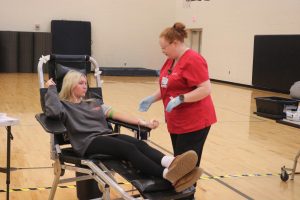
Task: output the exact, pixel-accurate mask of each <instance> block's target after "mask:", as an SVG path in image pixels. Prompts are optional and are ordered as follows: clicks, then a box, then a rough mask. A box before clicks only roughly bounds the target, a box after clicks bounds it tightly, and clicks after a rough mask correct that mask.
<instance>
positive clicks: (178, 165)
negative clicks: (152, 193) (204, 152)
mask: <svg viewBox="0 0 300 200" xmlns="http://www.w3.org/2000/svg"><path fill="white" fill-rule="evenodd" d="M197 161H198V156H197V154H196V152H195V151H192V150H190V151H187V152H185V153H183V154H180V155H178V156H176V157H175V159H174V160H173V162H172V163H171V165H170V166H169V168H168V172H167V173H166V179H167V180H168V181H170V182H171V183H172V184H175V183H176V182H177V181H178V180H179V179H180V178H182V177H183V176H184V175H186V174H188V173H189V172H190V171H192V170H193V169H194V168H195V166H196V164H197Z"/></svg>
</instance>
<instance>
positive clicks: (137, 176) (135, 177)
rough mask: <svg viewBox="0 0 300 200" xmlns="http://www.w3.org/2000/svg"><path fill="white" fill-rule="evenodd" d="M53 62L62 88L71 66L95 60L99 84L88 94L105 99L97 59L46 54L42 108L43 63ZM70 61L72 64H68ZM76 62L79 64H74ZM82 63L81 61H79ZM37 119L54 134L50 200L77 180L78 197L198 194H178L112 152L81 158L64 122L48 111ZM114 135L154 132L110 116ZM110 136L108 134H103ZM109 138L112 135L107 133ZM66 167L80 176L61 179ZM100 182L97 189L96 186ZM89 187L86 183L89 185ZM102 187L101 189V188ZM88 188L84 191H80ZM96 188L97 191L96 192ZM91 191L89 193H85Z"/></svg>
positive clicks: (163, 198)
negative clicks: (124, 183)
mask: <svg viewBox="0 0 300 200" xmlns="http://www.w3.org/2000/svg"><path fill="white" fill-rule="evenodd" d="M48 61H49V65H48V67H49V69H48V72H49V78H53V79H54V81H55V82H56V84H57V87H58V89H60V87H61V82H62V80H63V77H64V74H66V72H67V71H68V70H70V69H75V70H79V71H81V72H82V73H85V72H87V71H90V69H86V67H89V65H86V63H87V62H91V63H92V66H93V67H94V69H93V71H94V75H95V78H96V84H97V87H94V88H93V87H89V89H88V93H87V95H89V98H99V99H101V100H102V90H101V80H100V74H101V72H100V70H99V66H98V64H97V62H96V61H95V59H93V58H92V57H90V56H86V55H48V56H42V57H41V58H40V61H39V64H38V75H39V81H40V98H41V107H42V110H43V111H44V95H45V94H46V92H47V88H44V74H43V64H45V63H47V62H48ZM66 63H68V65H69V66H65V65H66ZM72 63H76V65H74V66H75V67H74V66H73V65H72ZM79 63H80V64H79ZM36 119H37V121H38V122H39V123H40V124H41V125H42V127H43V128H44V130H45V131H46V132H48V133H50V134H51V137H50V138H51V159H53V160H54V163H53V168H54V175H55V178H54V181H53V184H52V189H51V192H50V195H49V199H51V200H52V199H54V195H55V192H56V188H57V186H58V184H59V183H67V182H73V181H76V183H77V196H78V198H79V199H81V200H82V199H84V200H85V199H92V198H97V197H98V198H100V197H101V198H100V199H110V189H111V188H112V189H114V190H115V191H116V192H117V193H118V194H119V195H120V196H121V197H122V198H123V199H128V200H129V199H130V200H131V199H157V200H170V199H183V198H184V197H187V196H189V195H191V194H193V193H194V188H190V189H187V190H185V191H184V192H181V193H176V192H175V191H174V188H173V187H172V185H171V184H170V183H169V182H168V181H166V180H164V179H162V178H157V177H150V176H145V175H143V174H141V173H140V172H139V171H137V170H135V169H134V168H133V167H132V166H131V164H130V163H129V162H126V161H122V160H118V159H115V158H114V157H112V156H109V155H103V154H97V155H93V156H90V157H80V156H78V155H77V154H75V153H74V151H73V149H72V147H71V146H70V142H69V140H68V133H67V130H66V128H65V127H64V125H63V124H62V122H60V121H58V120H54V119H51V118H47V117H46V115H45V114H44V113H40V114H37V115H36ZM108 123H109V124H110V125H111V127H112V129H113V133H114V134H118V133H120V129H121V127H125V128H128V129H130V130H131V131H132V132H133V133H135V136H136V137H137V138H138V139H143V140H146V139H147V138H148V136H149V134H150V129H149V128H146V127H138V126H136V125H132V124H127V123H123V122H120V121H116V120H112V119H108ZM103 137H106V136H103ZM107 137H109V136H107ZM65 170H71V171H74V172H76V175H77V176H76V177H74V178H66V179H61V177H62V176H63V175H64V173H65ZM114 173H118V174H119V175H121V176H122V177H123V178H125V179H126V180H127V181H128V182H129V183H131V184H132V186H134V188H136V190H137V192H136V193H134V195H132V194H133V193H132V190H130V193H129V192H127V191H125V189H124V188H123V187H122V184H120V183H118V181H117V180H116V179H115V178H114ZM90 179H93V180H94V182H92V184H90V185H89V186H88V187H84V186H83V185H84V184H83V185H82V184H81V183H84V181H87V180H90ZM95 185H96V188H95ZM85 186H86V185H85ZM98 188H99V190H100V191H101V192H100V191H98ZM80 189H81V190H88V191H81V192H78V191H79V190H80ZM92 190H93V191H92ZM83 193H84V194H88V195H89V196H88V197H87V196H85V195H81V194H83Z"/></svg>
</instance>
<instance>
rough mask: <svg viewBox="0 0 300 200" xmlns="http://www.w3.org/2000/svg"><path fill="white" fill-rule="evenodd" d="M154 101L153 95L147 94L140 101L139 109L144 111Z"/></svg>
mask: <svg viewBox="0 0 300 200" xmlns="http://www.w3.org/2000/svg"><path fill="white" fill-rule="evenodd" d="M153 102H154V97H153V96H148V97H146V98H145V99H143V100H142V101H141V102H140V106H139V111H141V112H146V111H147V110H148V109H149V108H150V106H151V104H152V103H153Z"/></svg>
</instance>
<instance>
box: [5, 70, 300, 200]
mask: <svg viewBox="0 0 300 200" xmlns="http://www.w3.org/2000/svg"><path fill="white" fill-rule="evenodd" d="M103 80H104V84H103V93H104V99H105V102H106V104H108V105H111V106H113V107H114V108H115V109H117V110H119V111H123V112H127V113H132V114H133V115H136V116H140V117H143V118H146V119H150V118H156V119H158V120H159V121H160V122H161V125H160V127H159V128H158V129H156V130H154V131H152V132H151V140H152V141H154V142H155V143H157V144H159V145H161V146H163V147H164V148H166V149H167V150H169V151H171V142H170V139H169V136H168V133H167V129H166V125H165V124H164V115H163V108H162V104H161V103H156V104H154V105H153V106H152V107H151V108H150V110H149V111H148V112H147V113H140V112H138V111H137V107H138V103H139V101H140V100H141V99H142V98H143V97H145V96H146V95H149V94H151V92H153V91H154V90H155V89H157V88H158V85H157V83H156V82H157V78H156V77H142V78H141V77H103ZM38 87H39V84H38V79H37V74H5V73H3V74H0V94H1V98H0V112H4V113H7V114H8V115H9V116H12V117H16V118H19V119H20V124H19V125H17V126H13V127H12V133H13V136H14V139H13V141H12V151H11V152H12V156H11V166H12V168H13V171H12V172H11V185H10V188H11V189H12V191H11V193H10V197H11V199H13V200H14V199H30V200H31V199H32V200H38V199H47V197H48V194H49V192H50V190H49V189H45V187H50V186H51V184H52V179H53V171H52V168H51V163H52V162H51V160H50V157H49V151H50V148H49V135H48V134H47V133H46V132H45V131H44V130H43V129H42V128H41V126H40V125H39V124H38V123H37V122H36V120H35V118H34V115H35V114H36V113H39V112H41V109H40V103H39V92H38V89H39V88H38ZM212 93H213V94H212V96H213V100H214V104H215V107H216V112H217V116H218V123H216V124H215V125H214V126H213V127H212V129H211V131H210V134H209V136H208V139H207V142H206V145H205V148H204V152H203V158H202V165H201V166H202V168H204V170H205V174H203V176H202V177H201V179H200V180H199V181H198V186H197V193H196V199H197V200H198V199H201V200H216V199H234V200H235V199H263V200H269V199H277V200H296V199H300V189H299V188H300V177H299V176H297V175H296V176H295V180H294V181H292V180H289V181H287V182H282V181H281V179H280V177H279V173H280V168H281V167H282V166H283V165H286V166H287V167H292V165H293V159H294V157H295V155H296V153H297V152H298V151H299V149H300V131H299V129H297V128H293V127H290V126H286V125H282V124H278V123H276V122H275V121H274V120H269V119H266V118H262V117H258V116H256V115H254V114H253V112H254V111H255V110H256V105H255V100H254V98H255V97H259V96H282V97H287V96H286V95H283V94H278V93H272V92H266V91H260V90H254V89H249V88H242V87H237V86H232V85H225V84H219V83H213V84H212ZM5 166H6V130H5V128H4V127H0V167H5ZM299 170H300V167H299V165H298V171H299ZM255 174H256V175H255ZM70 175H71V174H66V177H68V176H70ZM5 180H6V177H5V174H4V173H0V191H1V192H0V199H5V192H4V191H3V190H5V189H6V185H5V184H6V183H5ZM65 185H69V186H70V188H59V189H58V190H57V192H56V198H55V199H57V200H72V199H76V189H74V188H72V185H74V183H70V184H65ZM36 188H37V190H34V189H36ZM16 189H23V191H16ZM112 196H113V198H117V196H116V195H114V194H113V195H112Z"/></svg>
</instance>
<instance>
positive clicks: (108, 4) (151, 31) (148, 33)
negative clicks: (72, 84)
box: [0, 0, 175, 69]
mask: <svg viewBox="0 0 300 200" xmlns="http://www.w3.org/2000/svg"><path fill="white" fill-rule="evenodd" d="M0 5H1V6H0V30H9V31H35V24H40V30H39V31H40V32H50V22H51V20H53V19H55V20H79V21H90V22H91V23H92V55H93V56H94V57H95V58H96V59H97V61H98V62H99V64H100V65H101V66H106V67H122V66H124V63H127V67H146V68H153V69H159V68H160V66H161V64H162V62H163V60H164V56H163V55H162V54H161V50H160V48H159V45H158V37H159V34H160V32H161V31H162V30H163V29H164V28H165V27H166V26H170V24H172V23H173V22H174V18H175V3H174V1H173V0H163V1H161V0H151V1H150V0H149V1H148V0H88V1H79V0H52V1H48V0H47V1H45V0H26V1H23V0H0ZM166 10H168V12H167V14H166V12H165V11H166Z"/></svg>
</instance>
